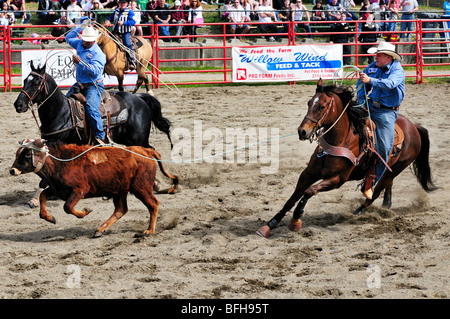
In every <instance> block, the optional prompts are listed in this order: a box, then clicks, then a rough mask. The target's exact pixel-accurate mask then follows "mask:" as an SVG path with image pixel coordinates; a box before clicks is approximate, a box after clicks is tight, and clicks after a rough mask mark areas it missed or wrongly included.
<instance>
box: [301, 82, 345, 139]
mask: <svg viewBox="0 0 450 319" xmlns="http://www.w3.org/2000/svg"><path fill="white" fill-rule="evenodd" d="M334 88H336V86H335V85H332V86H326V87H324V86H323V82H322V79H319V81H318V82H317V88H316V94H315V95H314V96H313V97H312V98H311V99H310V100H309V101H308V112H307V113H306V115H305V117H304V119H303V121H302V123H301V124H300V126H299V127H298V135H299V138H300V140H306V139H311V138H312V137H313V136H314V134H315V133H316V132H317V130H319V129H320V128H322V127H324V126H326V125H329V124H332V121H333V119H331V118H329V116H328V115H329V114H330V113H334V112H330V111H332V110H333V109H334V110H335V109H336V107H335V105H336V98H337V96H336V95H335V94H334ZM337 100H339V98H337ZM339 102H340V101H339ZM330 122H331V123H330Z"/></svg>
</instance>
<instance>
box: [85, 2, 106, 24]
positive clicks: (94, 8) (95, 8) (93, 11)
mask: <svg viewBox="0 0 450 319" xmlns="http://www.w3.org/2000/svg"><path fill="white" fill-rule="evenodd" d="M102 9H104V8H103V5H102V4H101V3H100V0H93V1H92V9H91V12H89V18H90V19H91V20H93V21H97V20H98V16H97V12H96V11H98V10H102ZM97 22H99V23H100V21H97Z"/></svg>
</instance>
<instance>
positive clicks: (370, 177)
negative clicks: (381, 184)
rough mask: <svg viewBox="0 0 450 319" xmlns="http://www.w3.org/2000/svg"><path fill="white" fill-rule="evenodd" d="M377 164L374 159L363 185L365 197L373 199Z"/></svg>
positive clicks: (362, 190)
mask: <svg viewBox="0 0 450 319" xmlns="http://www.w3.org/2000/svg"><path fill="white" fill-rule="evenodd" d="M375 164H376V160H374V161H373V162H372V164H371V166H370V167H369V169H368V171H367V175H366V177H365V179H364V184H363V185H362V187H361V192H362V193H363V195H364V197H365V198H367V199H372V195H373V190H372V187H373V182H374V181H375V177H376V176H375Z"/></svg>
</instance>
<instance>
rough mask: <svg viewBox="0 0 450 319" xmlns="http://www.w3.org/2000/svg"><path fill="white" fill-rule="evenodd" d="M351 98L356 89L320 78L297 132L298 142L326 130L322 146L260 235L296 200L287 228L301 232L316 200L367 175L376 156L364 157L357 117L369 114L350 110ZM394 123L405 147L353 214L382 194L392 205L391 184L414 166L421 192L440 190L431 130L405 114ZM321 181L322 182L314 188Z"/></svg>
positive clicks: (273, 225) (388, 204) (385, 201)
mask: <svg viewBox="0 0 450 319" xmlns="http://www.w3.org/2000/svg"><path fill="white" fill-rule="evenodd" d="M352 99H353V90H351V89H350V88H346V87H336V86H333V85H331V86H326V87H324V86H322V81H321V80H319V82H318V83H317V89H316V94H315V95H314V96H313V98H312V99H311V100H310V101H309V102H308V112H307V114H306V116H305V118H304V119H303V121H302V123H301V124H300V126H299V128H298V134H299V137H300V140H305V139H312V138H313V137H314V136H317V135H318V134H324V133H321V132H325V135H324V136H322V137H321V138H320V139H319V146H318V147H317V148H316V149H315V151H314V153H313V155H312V156H311V158H310V160H309V163H308V166H307V167H306V168H305V170H304V171H303V172H302V173H301V174H300V177H299V180H298V183H297V186H296V188H295V191H294V193H293V194H292V195H291V197H290V198H289V200H288V201H287V202H286V204H285V205H284V207H283V208H282V209H281V210H280V212H278V213H277V214H276V215H275V216H274V217H273V218H272V219H271V220H270V221H269V222H268V223H267V225H265V226H263V227H261V228H260V229H259V230H258V231H257V233H258V234H259V235H261V236H263V237H269V235H270V230H271V229H273V228H275V227H276V226H277V225H278V223H279V222H280V221H281V219H282V218H283V217H284V216H285V215H286V213H287V212H288V211H289V210H290V209H291V208H292V207H293V206H294V205H295V203H296V202H297V201H298V200H300V202H299V203H298V205H297V207H296V208H295V210H294V213H293V218H292V220H291V221H290V223H289V229H290V230H292V231H298V230H300V228H301V224H302V222H301V220H300V217H301V216H302V215H303V211H304V208H305V205H306V203H307V202H308V200H309V199H310V198H311V197H312V196H314V195H316V194H317V193H319V192H325V191H329V190H333V189H336V188H339V187H340V186H342V185H343V184H344V183H345V182H347V181H349V180H361V179H363V178H364V177H365V175H366V173H367V170H368V168H369V167H370V164H369V163H370V161H371V159H370V157H369V156H376V154H374V153H372V154H371V155H368V154H370V153H371V152H367V154H366V152H365V151H367V149H364V148H363V143H364V141H365V139H364V138H363V135H362V134H361V133H359V132H360V131H362V130H363V129H364V124H361V122H360V120H358V119H357V117H356V116H354V114H355V112H356V111H355V110H356V109H360V110H361V109H362V110H363V111H364V113H365V114H364V115H367V110H366V109H363V108H359V107H352V106H354V105H355V104H356V102H354V101H353V100H352ZM347 106H349V107H347ZM363 117H364V116H363ZM396 124H397V125H398V126H399V127H400V128H401V130H402V131H403V133H404V143H403V147H402V148H401V151H400V152H399V153H398V154H396V156H390V158H389V162H388V165H389V167H390V169H386V171H385V173H384V174H383V176H382V177H381V179H380V180H379V181H378V183H377V184H376V186H375V189H374V193H373V196H372V199H366V201H365V202H364V203H363V204H362V205H361V206H360V207H359V208H358V209H357V210H355V211H354V214H359V213H361V212H362V211H363V210H364V209H366V208H367V207H368V206H369V205H371V204H372V203H373V201H374V200H375V199H377V198H378V196H379V195H380V193H381V191H383V190H385V192H384V201H383V206H385V207H390V206H391V196H392V183H393V180H394V178H395V177H396V176H397V175H398V174H400V172H402V171H403V170H404V169H405V168H406V167H408V165H409V164H411V163H413V168H414V173H415V175H416V177H417V179H418V181H419V183H420V185H421V186H422V188H423V189H424V190H425V191H427V192H429V191H432V190H435V189H436V187H435V186H434V185H433V182H432V179H431V172H430V166H429V161H428V156H429V148H430V140H429V137H428V131H427V130H426V129H425V128H423V127H421V126H419V125H414V124H413V123H411V122H410V121H409V120H408V119H407V118H406V117H404V116H402V115H399V116H398V118H397V121H396ZM320 144H323V145H327V149H330V150H331V152H328V154H327V153H324V152H323V149H324V148H322V147H321V146H320ZM329 153H333V155H331V154H329ZM319 180H321V181H320V182H319V183H317V184H315V185H314V183H316V182H317V181H319Z"/></svg>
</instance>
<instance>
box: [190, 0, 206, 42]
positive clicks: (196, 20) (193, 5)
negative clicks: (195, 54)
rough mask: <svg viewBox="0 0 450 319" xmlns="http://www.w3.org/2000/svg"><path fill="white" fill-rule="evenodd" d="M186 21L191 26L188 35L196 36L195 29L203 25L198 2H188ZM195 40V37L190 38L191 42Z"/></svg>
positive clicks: (191, 0) (197, 0) (195, 0)
mask: <svg viewBox="0 0 450 319" xmlns="http://www.w3.org/2000/svg"><path fill="white" fill-rule="evenodd" d="M188 21H189V23H191V24H192V26H191V28H190V32H189V33H190V35H196V34H197V28H200V27H201V26H202V24H203V8H202V5H201V4H200V0H190V2H189V17H188ZM196 39H197V38H196V37H191V42H194V41H195V40H196Z"/></svg>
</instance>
